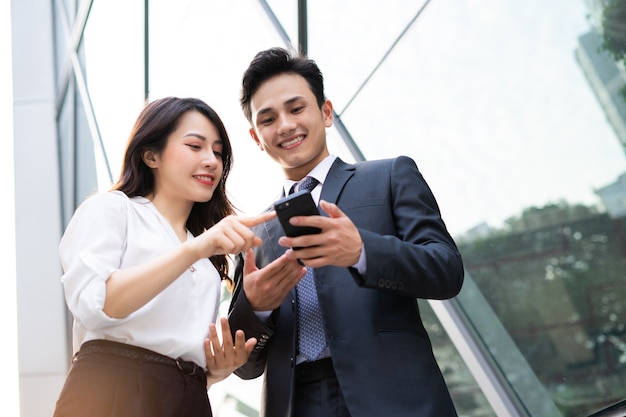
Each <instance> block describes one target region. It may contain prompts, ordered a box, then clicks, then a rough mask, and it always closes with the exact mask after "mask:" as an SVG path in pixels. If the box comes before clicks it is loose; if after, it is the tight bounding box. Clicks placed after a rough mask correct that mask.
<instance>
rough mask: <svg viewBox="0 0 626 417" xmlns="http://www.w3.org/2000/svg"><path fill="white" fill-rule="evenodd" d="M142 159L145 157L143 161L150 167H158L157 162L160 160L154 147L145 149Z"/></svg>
mask: <svg viewBox="0 0 626 417" xmlns="http://www.w3.org/2000/svg"><path fill="white" fill-rule="evenodd" d="M141 159H143V162H144V163H145V164H146V165H148V167H149V168H156V167H157V162H158V158H157V154H156V152H154V151H153V150H152V149H147V150H145V151H143V154H142V155H141Z"/></svg>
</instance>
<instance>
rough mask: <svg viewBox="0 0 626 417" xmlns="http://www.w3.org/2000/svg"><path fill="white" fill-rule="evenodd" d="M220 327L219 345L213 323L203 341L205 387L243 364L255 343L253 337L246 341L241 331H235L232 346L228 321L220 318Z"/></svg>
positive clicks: (223, 377)
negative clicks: (205, 369)
mask: <svg viewBox="0 0 626 417" xmlns="http://www.w3.org/2000/svg"><path fill="white" fill-rule="evenodd" d="M220 325H221V327H222V342H221V343H220V339H219V337H218V336H217V328H216V327H215V324H213V323H211V324H210V325H209V337H208V338H206V339H205V340H204V354H205V356H206V367H207V373H206V374H207V386H210V385H212V384H215V383H216V382H219V381H221V380H223V379H225V378H226V377H228V376H229V375H230V374H232V373H233V372H234V371H235V369H237V368H239V367H240V366H242V365H243V364H245V363H246V361H247V360H248V357H249V356H250V352H252V349H253V348H254V346H255V345H256V342H257V340H256V338H254V337H252V338H250V339H248V340H247V341H246V338H245V335H244V333H243V330H237V332H236V334H235V343H234V345H233V338H232V336H231V333H230V325H229V324H228V319H226V318H225V317H222V318H221V319H220Z"/></svg>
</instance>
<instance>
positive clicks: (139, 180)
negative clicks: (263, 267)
mask: <svg viewBox="0 0 626 417" xmlns="http://www.w3.org/2000/svg"><path fill="white" fill-rule="evenodd" d="M189 111H197V112H199V113H201V114H202V115H204V116H205V117H206V118H207V119H209V120H210V121H211V123H212V124H213V125H214V126H215V128H216V129H217V132H218V134H219V136H220V139H221V140H222V144H223V148H222V162H223V171H222V178H221V179H220V182H219V183H218V185H217V188H216V189H215V191H214V192H213V197H212V198H211V200H209V201H207V202H204V203H198V202H195V203H194V204H193V207H192V209H191V213H190V214H189V218H188V219H187V225H186V226H187V229H189V231H190V232H191V233H192V234H193V235H194V236H198V235H199V234H201V233H202V232H203V231H204V230H206V229H208V228H210V227H211V226H213V225H214V224H216V223H217V222H219V221H220V220H221V219H223V218H224V217H226V216H228V215H230V214H233V213H234V207H233V205H232V203H231V202H230V200H229V199H228V197H227V195H226V179H227V178H228V174H229V172H230V168H231V165H232V161H233V155H232V148H231V145H230V140H229V139H228V134H227V133H226V128H225V127H224V124H223V123H222V120H221V119H220V117H219V116H218V115H217V113H216V112H215V110H213V109H212V108H211V107H210V106H209V105H208V104H206V103H205V102H203V101H202V100H199V99H196V98H178V97H165V98H162V99H158V100H155V101H153V102H151V103H149V104H147V105H146V106H145V107H144V109H143V110H142V111H141V113H140V114H139V117H138V118H137V121H136V122H135V126H134V127H133V130H132V131H131V133H130V136H129V138H128V143H127V144H126V151H125V152H124V161H123V164H122V170H121V173H120V177H119V179H118V180H117V182H116V183H115V184H114V185H113V187H112V188H111V189H112V190H120V191H122V192H124V193H125V194H126V195H127V196H129V197H135V196H146V195H149V194H151V193H152V192H154V176H153V174H152V171H151V170H150V168H149V167H148V166H147V165H146V164H145V163H144V161H143V157H142V156H143V154H144V152H145V151H146V150H152V151H153V152H155V153H157V154H160V153H162V152H163V150H164V149H165V146H166V145H167V138H168V136H169V135H170V134H171V133H172V132H173V131H174V130H176V128H177V127H178V124H179V123H180V119H181V117H182V116H183V115H184V114H185V113H187V112H189ZM210 259H211V262H212V263H213V265H215V268H216V269H217V271H218V272H219V274H220V276H221V277H222V279H227V280H230V278H229V277H228V259H227V258H226V255H215V256H212V257H211V258H210Z"/></svg>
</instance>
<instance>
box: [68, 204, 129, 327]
mask: <svg viewBox="0 0 626 417" xmlns="http://www.w3.org/2000/svg"><path fill="white" fill-rule="evenodd" d="M128 204H129V202H128V198H127V197H126V196H125V195H124V194H122V193H120V192H104V193H101V194H96V195H94V196H92V197H90V198H88V199H87V200H85V202H83V204H81V206H80V207H79V208H78V209H77V210H76V212H75V213H74V216H73V217H72V219H71V220H70V223H69V225H68V226H67V229H66V230H65V233H64V235H63V237H62V238H61V243H60V245H59V254H60V257H61V265H62V267H63V276H62V277H61V282H62V283H63V289H64V291H65V300H66V302H67V305H68V308H69V309H70V311H71V312H72V314H73V316H74V320H75V321H76V322H77V323H79V324H80V325H82V326H83V327H84V328H86V329H88V330H95V329H101V328H104V327H107V326H110V325H112V324H117V323H120V321H123V320H124V319H114V318H111V317H109V316H107V315H106V314H105V313H104V311H103V307H104V301H105V297H106V281H107V279H109V277H110V276H111V274H112V273H113V272H114V271H116V270H117V269H119V267H120V264H121V260H122V257H123V256H124V252H125V245H126V230H127V227H126V226H127V221H128V217H127V216H128V212H127V210H128Z"/></svg>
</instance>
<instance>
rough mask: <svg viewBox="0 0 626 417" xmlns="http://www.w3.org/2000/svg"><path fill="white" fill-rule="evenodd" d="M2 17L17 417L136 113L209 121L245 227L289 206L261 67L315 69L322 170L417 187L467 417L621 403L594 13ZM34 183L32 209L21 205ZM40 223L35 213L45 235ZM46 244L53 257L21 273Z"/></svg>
mask: <svg viewBox="0 0 626 417" xmlns="http://www.w3.org/2000/svg"><path fill="white" fill-rule="evenodd" d="M11 3H12V16H13V21H12V22H13V32H12V33H13V48H14V52H13V61H14V64H13V72H14V73H13V77H14V86H15V87H14V88H15V92H14V103H15V104H14V106H15V113H16V114H15V118H14V123H15V136H14V138H15V146H16V151H15V165H16V169H15V172H16V180H15V181H16V197H15V198H16V233H17V239H16V240H17V243H16V249H17V257H16V259H17V286H18V296H17V300H18V348H19V357H20V397H21V410H22V416H24V417H30V416H39V415H43V414H42V413H45V414H50V412H51V409H52V407H53V405H54V400H55V399H56V396H57V395H58V391H59V389H60V387H61V385H62V383H63V379H64V374H65V372H66V371H67V367H68V364H69V359H70V357H69V356H70V354H71V353H70V352H71V343H70V341H69V336H68V335H69V334H70V333H71V331H70V326H71V322H70V319H69V317H68V315H67V312H66V311H65V309H64V301H63V296H62V290H61V287H60V285H61V284H60V281H59V277H60V266H59V265H58V261H57V260H56V259H55V256H56V245H57V244H58V239H59V238H60V236H61V233H62V230H63V229H64V227H65V225H66V224H67V222H68V221H69V219H70V217H71V216H72V213H73V211H74V209H75V208H76V207H77V206H78V205H79V204H80V203H81V202H82V201H83V200H84V199H85V197H87V196H88V195H90V194H92V193H94V192H97V191H98V190H105V189H107V188H108V187H109V186H110V185H111V183H112V181H114V179H116V177H117V175H118V172H119V170H120V163H121V160H120V158H121V156H122V151H123V147H124V144H125V140H126V138H127V135H128V133H129V132H130V129H131V127H132V123H133V122H134V120H135V118H136V116H137V115H138V113H139V111H140V110H141V108H142V106H143V105H144V103H145V101H146V100H152V99H155V98H160V97H164V96H168V95H176V96H194V97H199V98H201V99H203V100H205V101H206V102H208V103H209V104H210V105H211V106H212V107H214V108H215V109H216V110H217V112H218V113H219V114H220V115H221V116H222V118H223V120H224V122H225V125H226V127H227V129H228V131H229V135H230V137H231V140H232V142H233V151H234V166H233V171H232V173H231V176H230V178H229V184H228V189H229V190H230V194H231V196H232V198H233V200H234V201H235V204H236V205H237V207H238V208H239V209H240V211H241V212H242V213H257V212H259V211H261V210H263V209H264V208H265V207H266V206H267V205H268V204H269V203H270V202H271V201H273V198H274V197H275V196H276V195H277V194H278V193H279V192H280V184H281V173H280V172H279V171H278V170H277V168H276V167H275V166H274V165H273V163H272V162H271V161H270V160H269V158H268V157H267V156H266V155H265V154H263V153H262V152H259V151H258V149H257V148H256V146H254V144H253V142H252V140H251V139H250V138H249V135H248V128H249V127H248V125H247V121H246V120H245V118H244V116H243V114H242V113H241V111H240V108H239V104H238V99H239V88H240V81H241V75H242V73H243V70H244V69H245V68H246V66H247V64H248V63H249V61H250V60H251V59H252V57H253V56H254V54H255V53H256V52H257V51H259V50H261V49H265V48H268V47H271V46H287V47H294V48H301V49H303V50H306V52H307V54H308V55H309V56H310V57H311V58H313V59H315V60H316V61H317V63H318V64H319V66H320V68H321V69H322V71H323V73H324V77H325V82H326V93H327V95H328V98H329V99H330V100H331V101H332V102H333V105H334V109H335V112H336V122H335V124H334V126H333V127H332V128H331V129H329V131H328V134H329V146H330V150H331V152H333V153H335V154H336V155H338V156H340V157H341V158H342V159H344V160H346V161H349V162H352V161H356V160H362V159H378V158H386V157H393V156H397V155H400V154H404V155H408V156H411V157H412V158H414V159H415V161H416V162H417V165H418V167H419V168H420V170H421V172H422V174H423V175H424V177H425V178H426V180H427V181H428V182H429V184H430V186H431V188H432V190H433V193H434V194H435V196H436V198H437V200H438V203H439V206H440V209H441V212H442V215H443V218H444V221H445V222H446V224H447V225H448V227H449V229H450V231H451V233H452V234H453V236H454V237H455V240H456V241H457V243H458V245H459V249H460V250H461V253H462V255H463V258H464V262H465V268H466V280H465V283H464V287H463V290H462V292H461V294H460V295H459V296H458V297H456V298H455V299H452V300H447V301H429V300H420V301H419V305H420V309H421V311H422V315H423V317H424V319H425V324H426V327H427V329H428V331H429V334H430V337H431V340H432V343H433V346H434V350H435V355H436V357H437V360H438V363H439V365H440V367H441V369H442V371H443V373H444V376H445V379H446V382H447V384H448V387H449V389H450V392H451V394H452V397H453V400H454V402H455V405H456V407H457V410H458V413H459V415H460V416H466V417H491V416H529V417H530V416H532V417H539V416H541V417H583V416H591V415H593V414H594V413H597V412H598V411H599V410H601V409H605V408H607V407H610V406H611V405H612V404H615V403H620V402H623V401H624V399H626V238H625V236H626V226H625V222H624V220H625V219H624V213H625V212H626V211H624V210H621V208H623V207H626V203H625V202H626V187H625V186H624V185H623V184H624V179H623V178H624V177H622V175H623V174H624V173H625V172H626V158H625V156H626V155H625V153H624V147H623V145H622V142H623V137H622V136H621V135H622V132H621V131H620V130H619V127H617V126H623V125H626V124H625V122H626V112H625V111H624V110H625V109H626V103H621V102H614V105H613V107H612V109H613V110H610V112H611V113H610V114H607V112H608V111H609V110H607V108H608V107H607V105H606V102H607V101H606V98H607V94H606V91H611V92H615V91H618V90H619V89H620V88H622V87H623V85H624V82H625V80H626V72H625V71H624V66H623V65H620V64H619V63H616V62H615V60H611V59H609V58H610V57H609V58H607V56H608V55H607V53H606V51H603V50H602V49H601V48H597V47H595V48H590V47H589V46H588V45H589V42H588V40H587V39H588V38H589V36H590V35H588V34H590V33H591V34H593V36H594V37H595V38H594V39H595V42H596V44H597V38H599V37H601V33H602V29H601V24H600V23H599V22H597V21H596V20H595V19H592V18H590V17H589V16H595V15H597V14H598V13H600V14H601V10H600V12H598V9H597V8H598V7H600V8H601V6H602V2H585V1H582V0H580V1H571V0H556V1H552V2H543V1H541V0H530V1H526V2H524V3H518V4H513V3H514V2H497V1H494V0H488V1H482V2H467V1H463V0H453V1H448V2H440V1H439V2H438V1H428V0H426V1H425V0H418V1H404V0H392V1H386V2H379V1H370V0H365V1H362V0H359V1H356V0H354V1H352V0H343V1H340V2H337V1H330V0H318V1H311V2H308V4H307V2H306V1H295V0H268V1H265V0H240V1H239V0H238V1H236V2H235V1H198V0H185V1H165V0H162V1H150V0H145V1H143V2H139V1H134V2H128V1H121V0H107V1H104V0H52V1H47V2H43V1H37V0H27V1H20V2H17V1H12V2H11ZM592 5H593V10H591V8H592ZM33 24H37V27H39V28H41V29H42V30H41V31H40V32H42V33H41V34H35V35H34V34H32V33H30V32H29V31H28V30H27V29H26V28H25V26H24V25H29V27H32V25H33ZM596 44H594V45H596ZM29 50H32V51H33V52H32V53H30V52H29ZM603 65H604V66H603ZM609 65H610V68H609V67H608V66H609ZM609 69H610V71H611V72H610V74H611V76H610V77H609V78H606V77H603V75H605V74H607V73H608V71H609ZM593 74H596V75H597V76H594V75H593ZM614 98H615V94H613V95H612V96H611V99H614ZM620 112H621V113H620ZM620 123H621V124H620ZM40 159H41V160H40ZM32 162H35V163H36V164H37V165H36V166H35V167H33V165H31V163H32ZM33 177H37V179H36V180H35V179H34V178H33ZM42 180H43V181H44V185H43V187H42V185H41V182H42ZM35 183H37V184H38V185H39V187H41V188H45V190H43V191H42V193H41V194H38V195H32V193H30V194H28V193H26V192H25V191H24V190H25V189H26V188H27V187H29V188H30V189H33V188H34V186H33V184H35ZM20 185H22V186H23V187H19V186H20ZM17 188H19V189H20V190H17ZM29 207H30V208H29ZM32 207H35V208H44V209H45V210H43V212H37V213H36V214H35V213H32V214H33V215H36V216H37V217H36V218H38V219H39V220H40V222H37V225H34V224H33V223H34V222H33V221H32V218H33V217H32V216H29V213H30V212H31V211H33V209H32ZM613 207H618V208H617V209H612V208H613ZM20 209H22V210H20ZM41 223H44V224H43V225H42V224H41ZM46 228H47V229H46ZM42 229H43V232H44V233H45V237H46V238H45V239H42V240H40V241H38V242H37V243H36V245H37V250H38V252H39V253H45V254H46V255H45V256H44V259H43V260H42V263H40V264H39V265H31V263H32V259H31V260H29V259H28V258H27V257H26V256H25V255H24V254H25V253H26V252H28V251H30V250H32V245H33V243H32V240H33V239H34V238H35V236H37V233H41V232H42ZM20 254H22V255H20ZM37 268H39V269H37ZM227 303H228V292H227V291H225V292H224V307H226V305H227ZM43 309H45V311H43ZM44 315H45V316H46V319H45V323H41V320H38V318H40V317H41V316H44ZM41 332H44V334H47V335H48V336H49V338H50V339H49V340H51V342H50V346H48V347H49V350H51V352H47V353H46V357H45V360H38V359H36V358H37V356H36V355H38V354H40V352H39V349H38V348H36V347H34V344H35V342H34V340H35V339H36V338H37V337H38V335H40V334H41ZM381 360H384V358H381ZM372 377H373V378H375V377H376V376H375V375H372ZM424 383H425V384H427V381H425V382H424ZM210 395H211V399H212V403H213V408H214V412H215V414H216V415H217V416H256V415H258V412H257V409H258V398H259V395H260V381H259V380H253V381H242V380H239V379H238V378H237V377H234V376H233V377H230V378H228V379H227V380H226V381H224V382H222V383H220V384H219V385H217V386H215V387H212V388H211V390H210ZM38 398H39V399H42V398H43V399H45V400H38ZM616 415H618V414H616Z"/></svg>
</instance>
